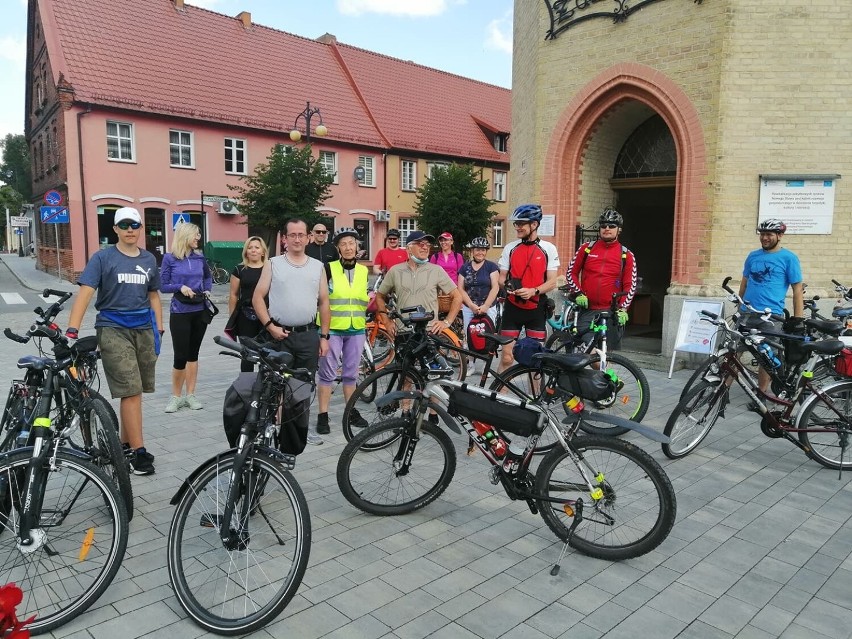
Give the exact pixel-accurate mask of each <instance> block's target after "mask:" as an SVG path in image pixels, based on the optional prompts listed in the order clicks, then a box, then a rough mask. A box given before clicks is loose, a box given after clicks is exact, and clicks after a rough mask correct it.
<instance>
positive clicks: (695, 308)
mask: <svg viewBox="0 0 852 639" xmlns="http://www.w3.org/2000/svg"><path fill="white" fill-rule="evenodd" d="M701 311H709V312H710V313H714V314H715V315H717V316H720V317H721V316H722V314H723V313H724V311H725V303H724V302H720V301H715V300H684V301H683V308H681V310H680V321H679V322H678V325H677V337H676V338H675V345H674V351H673V352H672V362H671V365H670V366H669V379H671V377H672V372H673V371H674V363H675V357H676V356H677V352H678V351H681V352H684V353H705V354H707V355H710V354H711V353H712V352H713V349H714V348H715V347H716V335H717V329H716V327H715V326H714V325H713V324H711V323H710V322H704V321H702V320H701V318H702V317H703V316H702V315H701Z"/></svg>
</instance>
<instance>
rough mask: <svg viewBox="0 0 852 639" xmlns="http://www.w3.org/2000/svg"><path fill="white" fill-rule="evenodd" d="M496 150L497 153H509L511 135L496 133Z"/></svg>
mask: <svg viewBox="0 0 852 639" xmlns="http://www.w3.org/2000/svg"><path fill="white" fill-rule="evenodd" d="M494 150H495V151H497V153H507V152H508V150H509V136H508V134H506V133H495V134H494Z"/></svg>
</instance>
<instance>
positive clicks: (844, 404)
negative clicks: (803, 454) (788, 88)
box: [796, 382, 852, 470]
mask: <svg viewBox="0 0 852 639" xmlns="http://www.w3.org/2000/svg"><path fill="white" fill-rule="evenodd" d="M823 392H824V393H825V395H826V396H827V398H828V400H829V402H830V404H829V403H826V402H825V401H824V400H822V399H820V397H819V396H818V395H811V396H810V397H809V398H808V399H807V400H805V405H804V406H802V410H801V413H800V416H799V419H798V420H797V422H796V427H797V428H804V429H806V430H802V431H799V441H800V442H801V443H802V444H803V445H804V446H805V447H806V449H807V451H808V452H807V454H808V456H809V457H810V458H811V459H813V460H814V461H817V462H819V463H820V464H822V465H823V466H825V467H826V468H833V469H834V470H839V469H842V470H846V469H849V468H852V382H843V383H841V384H838V385H836V386H833V387H830V388H828V389H826V390H825V391H823Z"/></svg>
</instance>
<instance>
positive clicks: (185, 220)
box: [172, 211, 189, 230]
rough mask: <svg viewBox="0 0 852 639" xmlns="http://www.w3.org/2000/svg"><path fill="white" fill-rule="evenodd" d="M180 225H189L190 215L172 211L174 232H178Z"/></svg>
mask: <svg viewBox="0 0 852 639" xmlns="http://www.w3.org/2000/svg"><path fill="white" fill-rule="evenodd" d="M180 224H189V213H178V212H177V211H172V230H176V229H177V227H178V225H180Z"/></svg>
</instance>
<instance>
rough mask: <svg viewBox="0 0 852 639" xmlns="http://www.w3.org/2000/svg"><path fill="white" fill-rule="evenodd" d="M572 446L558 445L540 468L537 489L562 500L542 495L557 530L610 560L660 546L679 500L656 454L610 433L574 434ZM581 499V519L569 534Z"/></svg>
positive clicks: (588, 551) (541, 507) (544, 512)
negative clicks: (567, 447) (569, 535)
mask: <svg viewBox="0 0 852 639" xmlns="http://www.w3.org/2000/svg"><path fill="white" fill-rule="evenodd" d="M569 448H570V450H564V449H562V448H559V449H556V450H553V451H552V452H551V453H550V454H548V455H547V457H545V458H544V459H543V460H542V462H541V465H540V466H539V469H538V472H537V473H536V488H537V492H538V494H539V495H542V496H543V497H549V498H551V499H556V500H559V501H558V502H549V501H544V500H542V499H539V500H538V508H539V512H540V513H541V516H542V517H543V518H544V521H545V523H547V525H548V527H549V528H550V529H551V530H552V531H553V532H554V533H555V534H556V536H557V537H559V539H561V540H563V541H564V540H566V539H567V540H568V542H569V543H570V545H571V546H572V547H573V548H576V549H577V550H579V551H580V552H582V553H584V554H586V555H589V556H591V557H597V558H599V559H608V560H611V561H619V560H622V559H631V558H633V557H639V556H640V555H644V554H645V553H647V552H650V551H651V550H653V549H654V548H656V547H657V546H659V545H660V544H661V543H662V542H663V540H665V538H666V537H667V536H668V534H669V532H670V531H671V529H672V526H673V525H674V521H675V514H676V512H677V500H676V498H675V493H674V489H673V488H672V484H671V482H670V481H669V478H668V476H667V475H666V473H665V472H664V471H663V469H662V468H660V465H659V464H658V463H657V462H656V461H654V458H653V457H651V456H650V455H649V454H648V453H646V452H645V451H643V450H642V449H641V448H638V447H637V446H634V445H633V444H631V443H629V442H625V441H623V440H620V439H614V438H611V437H594V436H588V435H583V436H580V437H575V438H574V439H573V440H572V441H571V442H570V443H569ZM590 485H591V490H590ZM580 500H582V519H581V520H580V522H579V523H578V524H577V527H576V528H575V529H574V530H573V532H572V534H571V537H570V539H569V538H568V530H569V527H570V526H571V525H572V524H573V523H574V521H573V520H574V517H577V516H579V514H580V504H579V501H580ZM569 512H570V513H571V514H568V513H569Z"/></svg>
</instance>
